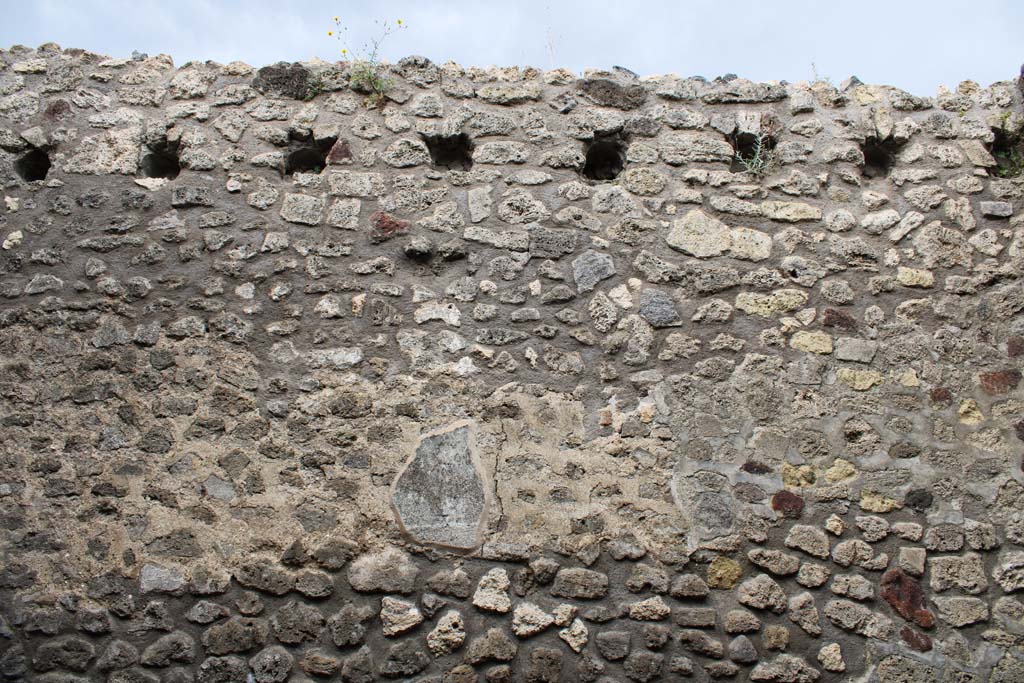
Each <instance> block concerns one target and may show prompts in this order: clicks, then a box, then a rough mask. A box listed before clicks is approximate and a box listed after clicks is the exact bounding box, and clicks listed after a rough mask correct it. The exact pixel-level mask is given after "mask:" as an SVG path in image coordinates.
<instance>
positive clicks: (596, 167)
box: [581, 135, 626, 181]
mask: <svg viewBox="0 0 1024 683" xmlns="http://www.w3.org/2000/svg"><path fill="white" fill-rule="evenodd" d="M584 154H585V156H586V162H585V163H584V164H583V170H582V171H581V173H582V175H583V177H584V178H587V179H588V180H599V181H601V180H615V179H616V178H617V177H619V174H620V173H622V168H623V166H624V165H625V163H626V141H625V139H623V138H622V137H621V136H619V135H612V136H608V137H598V138H595V139H594V140H593V141H591V142H588V143H587V144H586V147H585V149H584Z"/></svg>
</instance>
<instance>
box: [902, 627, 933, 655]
mask: <svg viewBox="0 0 1024 683" xmlns="http://www.w3.org/2000/svg"><path fill="white" fill-rule="evenodd" d="M900 638H902V639H903V642H904V643H906V644H907V645H908V646H910V648H911V649H913V650H917V651H918V652H928V651H929V650H931V649H932V639H931V638H929V637H928V636H926V635H925V634H923V633H921V632H920V631H915V630H914V629H912V628H910V627H909V626H904V627H903V628H902V629H900Z"/></svg>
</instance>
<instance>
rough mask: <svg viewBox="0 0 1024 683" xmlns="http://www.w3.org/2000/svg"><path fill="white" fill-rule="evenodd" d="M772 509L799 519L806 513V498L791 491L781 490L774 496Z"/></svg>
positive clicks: (784, 515) (785, 515)
mask: <svg viewBox="0 0 1024 683" xmlns="http://www.w3.org/2000/svg"><path fill="white" fill-rule="evenodd" d="M772 510H775V511H776V512H779V513H782V516H783V517H789V518H791V519H798V518H799V517H800V515H802V514H803V513H804V499H803V498H801V497H800V496H798V495H796V494H795V493H791V492H789V491H779V492H778V493H776V494H775V495H774V496H772Z"/></svg>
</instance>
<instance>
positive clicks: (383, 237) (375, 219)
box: [370, 211, 412, 244]
mask: <svg viewBox="0 0 1024 683" xmlns="http://www.w3.org/2000/svg"><path fill="white" fill-rule="evenodd" d="M370 225H372V226H373V232H372V233H370V241H371V242H373V243H374V244H378V243H380V242H385V241H387V240H389V239H391V238H392V237H394V236H395V235H397V234H398V233H400V232H405V231H406V230H408V229H409V227H410V226H411V225H412V223H410V222H409V221H404V220H402V219H401V218H395V217H394V216H392V215H391V214H390V213H384V212H383V211H375V212H374V213H373V214H371V215H370Z"/></svg>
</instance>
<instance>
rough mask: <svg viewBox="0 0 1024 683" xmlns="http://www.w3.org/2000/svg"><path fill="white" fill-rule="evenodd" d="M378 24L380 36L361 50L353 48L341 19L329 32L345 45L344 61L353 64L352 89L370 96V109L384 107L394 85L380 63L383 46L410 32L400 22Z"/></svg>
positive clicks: (336, 21) (368, 98) (335, 19)
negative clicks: (384, 73)
mask: <svg viewBox="0 0 1024 683" xmlns="http://www.w3.org/2000/svg"><path fill="white" fill-rule="evenodd" d="M374 23H375V24H377V26H378V27H379V30H380V33H379V34H378V35H377V36H376V37H374V38H371V39H370V40H369V41H368V42H367V43H365V44H363V46H362V47H360V48H357V49H353V48H352V47H351V46H350V43H349V39H348V27H347V26H345V24H344V23H343V22H342V20H341V18H340V17H334V27H335V28H334V30H331V31H328V32H327V35H328V36H331V37H332V38H336V39H337V40H338V42H339V43H341V57H342V59H344V60H345V61H347V62H349V75H348V84H349V87H350V88H352V89H353V90H355V91H356V92H359V93H362V94H364V95H366V99H365V100H364V101H363V104H365V105H366V106H367V107H370V108H373V107H383V106H384V102H385V101H386V99H387V92H388V90H389V89H390V88H391V85H392V81H391V79H390V78H387V77H386V76H384V75H382V72H383V71H384V69H383V66H382V65H381V62H380V49H381V45H383V43H384V41H385V39H387V37H388V36H390V35H391V34H392V33H396V32H398V31H402V30H404V29H405V28H407V27H406V25H405V23H403V22H402V20H401V19H396V20H395V22H394V23H391V22H389V21H387V20H385V21H376V22H374Z"/></svg>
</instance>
